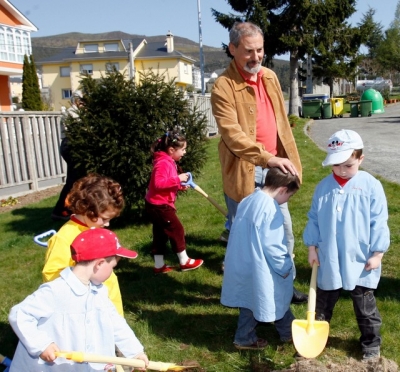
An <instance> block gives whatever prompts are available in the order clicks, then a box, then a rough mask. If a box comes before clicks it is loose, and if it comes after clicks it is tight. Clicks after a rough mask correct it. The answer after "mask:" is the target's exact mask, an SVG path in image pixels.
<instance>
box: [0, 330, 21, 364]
mask: <svg viewBox="0 0 400 372" xmlns="http://www.w3.org/2000/svg"><path fill="white" fill-rule="evenodd" d="M17 344H18V337H17V336H16V335H15V333H14V331H13V330H12V328H11V326H10V325H9V324H8V323H2V322H0V354H2V355H4V356H6V357H8V358H9V359H12V357H13V355H14V352H15V349H16V348H17ZM0 368H1V367H0ZM0 370H1V369H0Z"/></svg>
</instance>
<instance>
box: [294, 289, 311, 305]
mask: <svg viewBox="0 0 400 372" xmlns="http://www.w3.org/2000/svg"><path fill="white" fill-rule="evenodd" d="M306 302H308V295H306V294H305V293H303V292H300V291H298V290H297V289H296V288H294V287H293V297H292V304H295V305H300V304H304V303H306Z"/></svg>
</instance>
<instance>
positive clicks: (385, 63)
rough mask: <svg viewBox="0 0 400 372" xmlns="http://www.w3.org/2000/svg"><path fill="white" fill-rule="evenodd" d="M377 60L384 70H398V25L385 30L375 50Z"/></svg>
mask: <svg viewBox="0 0 400 372" xmlns="http://www.w3.org/2000/svg"><path fill="white" fill-rule="evenodd" d="M377 60H378V62H379V64H380V65H381V66H382V67H383V68H384V69H385V71H390V70H392V71H397V72H400V62H399V61H400V26H399V27H392V28H389V29H388V30H386V31H385V37H384V40H383V41H382V43H381V44H380V46H379V48H378V51H377Z"/></svg>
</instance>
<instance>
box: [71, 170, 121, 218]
mask: <svg viewBox="0 0 400 372" xmlns="http://www.w3.org/2000/svg"><path fill="white" fill-rule="evenodd" d="M66 204H67V206H68V208H69V209H70V210H71V211H72V213H75V214H81V215H85V216H87V217H88V218H90V219H91V220H92V221H96V220H97V218H99V216H100V215H101V214H102V213H104V212H105V211H109V210H111V211H113V212H115V217H117V216H119V215H120V213H121V211H122V209H123V207H124V195H123V193H122V189H121V185H120V184H119V183H118V182H116V181H114V180H113V179H111V178H109V177H105V176H101V175H99V174H95V173H93V174H89V175H87V176H86V177H83V178H81V179H79V180H78V181H76V182H75V183H74V186H73V187H72V189H71V191H70V193H69V194H68V196H67V200H66Z"/></svg>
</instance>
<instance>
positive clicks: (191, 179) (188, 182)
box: [182, 172, 228, 217]
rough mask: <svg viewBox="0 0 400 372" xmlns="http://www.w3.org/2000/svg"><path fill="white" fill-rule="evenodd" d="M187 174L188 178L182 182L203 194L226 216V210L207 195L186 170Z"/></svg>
mask: <svg viewBox="0 0 400 372" xmlns="http://www.w3.org/2000/svg"><path fill="white" fill-rule="evenodd" d="M186 173H187V174H188V175H189V178H188V180H187V181H186V182H182V185H184V186H190V187H191V188H192V189H194V190H196V191H197V192H198V193H199V194H201V195H203V196H204V197H205V198H206V199H207V200H208V201H209V202H210V203H211V204H212V205H213V206H214V207H215V208H217V209H218V210H219V211H220V212H221V213H222V214H223V215H224V217H226V215H227V214H228V211H227V210H226V209H225V208H224V207H221V206H220V205H219V204H218V203H217V201H216V200H215V199H213V198H212V197H211V196H210V195H208V194H207V193H206V192H205V191H204V190H203V189H202V188H201V187H200V186H199V185H196V184H195V183H194V181H193V176H192V173H190V172H186Z"/></svg>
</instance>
